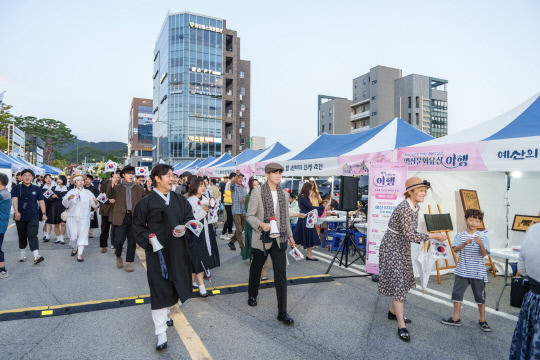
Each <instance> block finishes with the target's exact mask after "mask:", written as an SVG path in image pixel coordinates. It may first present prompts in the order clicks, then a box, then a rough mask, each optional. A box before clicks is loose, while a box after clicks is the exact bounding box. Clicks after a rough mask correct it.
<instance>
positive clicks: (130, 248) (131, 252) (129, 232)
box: [113, 213, 136, 263]
mask: <svg viewBox="0 0 540 360" xmlns="http://www.w3.org/2000/svg"><path fill="white" fill-rule="evenodd" d="M132 221H133V219H132V215H131V213H126V215H125V216H124V221H123V222H122V225H120V226H115V225H113V230H114V248H115V253H116V257H121V256H122V246H124V242H125V241H126V237H127V251H126V262H129V263H130V262H133V261H134V260H135V247H136V244H135V235H134V234H133V227H132Z"/></svg>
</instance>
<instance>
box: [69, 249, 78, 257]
mask: <svg viewBox="0 0 540 360" xmlns="http://www.w3.org/2000/svg"><path fill="white" fill-rule="evenodd" d="M78 252H79V250H75V252H73V250H71V256H75V255H77V253H78Z"/></svg>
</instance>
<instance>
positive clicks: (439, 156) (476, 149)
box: [398, 142, 487, 171]
mask: <svg viewBox="0 0 540 360" xmlns="http://www.w3.org/2000/svg"><path fill="white" fill-rule="evenodd" d="M484 147H485V143H480V142H474V143H463V144H449V145H433V146H413V147H407V148H401V149H398V161H401V162H405V163H407V165H408V168H409V170H410V171H487V168H486V166H485V165H484V162H483V160H482V150H483V149H484Z"/></svg>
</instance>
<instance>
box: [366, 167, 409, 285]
mask: <svg viewBox="0 0 540 360" xmlns="http://www.w3.org/2000/svg"><path fill="white" fill-rule="evenodd" d="M406 180H407V164H406V163H404V162H393V163H391V162H388V163H370V164H369V193H368V196H369V203H368V204H369V205H368V206H369V210H368V234H367V258H366V272H368V273H370V274H379V246H380V245H381V241H382V239H383V236H384V233H385V232H386V230H387V228H388V221H389V220H390V216H391V215H392V212H393V211H394V209H395V208H396V206H397V205H398V204H399V203H400V202H402V201H403V199H404V198H405V197H404V195H403V194H404V193H405V181H406Z"/></svg>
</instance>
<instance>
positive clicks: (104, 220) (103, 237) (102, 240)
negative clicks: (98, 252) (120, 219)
mask: <svg viewBox="0 0 540 360" xmlns="http://www.w3.org/2000/svg"><path fill="white" fill-rule="evenodd" d="M110 229H111V223H110V222H109V217H108V216H105V215H101V234H100V235H99V247H102V248H105V247H107V240H109V230H110ZM111 245H114V226H112V230H111Z"/></svg>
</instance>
